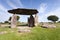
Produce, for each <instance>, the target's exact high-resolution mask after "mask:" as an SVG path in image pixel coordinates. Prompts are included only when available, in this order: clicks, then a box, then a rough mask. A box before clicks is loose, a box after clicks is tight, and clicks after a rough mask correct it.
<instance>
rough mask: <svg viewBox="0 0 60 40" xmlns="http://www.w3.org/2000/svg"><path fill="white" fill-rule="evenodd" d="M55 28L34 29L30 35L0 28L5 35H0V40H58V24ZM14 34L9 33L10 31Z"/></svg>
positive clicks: (59, 35)
mask: <svg viewBox="0 0 60 40" xmlns="http://www.w3.org/2000/svg"><path fill="white" fill-rule="evenodd" d="M55 25H56V26H57V28H50V29H49V28H41V27H34V28H32V29H31V32H30V33H18V32H17V29H11V28H0V32H1V31H7V32H8V33H7V34H0V40H60V23H56V24H55ZM12 30H13V31H14V32H11V31H12Z"/></svg>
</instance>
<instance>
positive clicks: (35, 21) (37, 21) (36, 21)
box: [35, 14, 38, 26]
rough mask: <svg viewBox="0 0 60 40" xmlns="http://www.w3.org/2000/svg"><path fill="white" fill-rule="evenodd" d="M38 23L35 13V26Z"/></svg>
mask: <svg viewBox="0 0 60 40" xmlns="http://www.w3.org/2000/svg"><path fill="white" fill-rule="evenodd" d="M37 25H38V16H37V14H35V26H37Z"/></svg>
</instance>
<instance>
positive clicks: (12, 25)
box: [11, 14, 17, 28]
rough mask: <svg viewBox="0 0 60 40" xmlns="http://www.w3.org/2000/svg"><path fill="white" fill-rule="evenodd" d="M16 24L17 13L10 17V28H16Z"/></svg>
mask: <svg viewBox="0 0 60 40" xmlns="http://www.w3.org/2000/svg"><path fill="white" fill-rule="evenodd" d="M16 25H17V15H16V14H13V16H12V18H11V28H16Z"/></svg>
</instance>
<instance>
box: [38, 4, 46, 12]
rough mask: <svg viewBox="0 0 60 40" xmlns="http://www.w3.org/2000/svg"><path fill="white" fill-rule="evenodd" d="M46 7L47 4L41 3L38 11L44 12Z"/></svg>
mask: <svg viewBox="0 0 60 40" xmlns="http://www.w3.org/2000/svg"><path fill="white" fill-rule="evenodd" d="M46 9H47V4H45V3H41V4H40V6H39V8H38V11H39V13H44V12H45V11H46Z"/></svg>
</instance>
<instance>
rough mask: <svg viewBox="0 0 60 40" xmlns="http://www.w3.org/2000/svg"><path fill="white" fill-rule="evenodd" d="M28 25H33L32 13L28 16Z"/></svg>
mask: <svg viewBox="0 0 60 40" xmlns="http://www.w3.org/2000/svg"><path fill="white" fill-rule="evenodd" d="M28 26H29V27H34V17H33V15H30V18H28Z"/></svg>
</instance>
